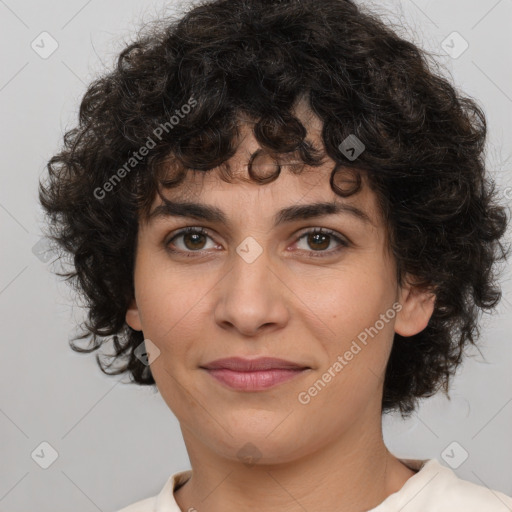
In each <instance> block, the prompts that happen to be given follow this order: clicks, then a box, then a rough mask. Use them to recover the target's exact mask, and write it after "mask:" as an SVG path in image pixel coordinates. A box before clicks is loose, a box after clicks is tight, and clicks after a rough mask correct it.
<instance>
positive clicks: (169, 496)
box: [116, 469, 192, 512]
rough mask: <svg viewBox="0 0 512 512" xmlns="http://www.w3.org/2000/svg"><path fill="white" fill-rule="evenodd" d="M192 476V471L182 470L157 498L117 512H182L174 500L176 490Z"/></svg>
mask: <svg viewBox="0 0 512 512" xmlns="http://www.w3.org/2000/svg"><path fill="white" fill-rule="evenodd" d="M191 475H192V471H191V470H189V469H188V470H182V471H178V472H176V473H174V474H172V475H171V476H170V477H169V478H168V480H167V482H165V485H164V486H163V488H162V490H161V491H160V493H159V494H157V495H156V496H153V497H151V498H145V499H143V500H140V501H137V502H135V503H132V504H131V505H128V506H126V507H124V508H122V509H119V510H116V512H164V511H165V512H181V510H180V509H179V507H178V504H177V503H176V500H175V499H174V490H175V489H176V488H177V487H178V486H180V485H182V484H184V483H185V482H186V481H187V480H188V479H189V478H190V477H191Z"/></svg>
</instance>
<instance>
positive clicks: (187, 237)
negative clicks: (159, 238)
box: [165, 227, 211, 253]
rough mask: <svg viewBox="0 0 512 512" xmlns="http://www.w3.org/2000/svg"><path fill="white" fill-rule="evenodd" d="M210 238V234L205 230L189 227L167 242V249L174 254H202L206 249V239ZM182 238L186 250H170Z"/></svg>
mask: <svg viewBox="0 0 512 512" xmlns="http://www.w3.org/2000/svg"><path fill="white" fill-rule="evenodd" d="M205 237H206V238H210V239H211V237H210V236H209V235H208V232H207V231H206V230H205V229H204V228H197V227H187V228H185V229H182V230H181V231H178V232H177V233H175V234H174V236H173V237H172V238H170V239H169V240H167V241H166V242H165V246H166V248H167V249H168V250H169V251H170V252H173V253H177V252H201V251H203V250H205V248H204V238H205ZM179 238H181V239H182V241H183V244H184V246H185V248H184V249H182V248H178V250H175V249H171V248H169V246H170V245H175V244H174V243H172V244H171V242H174V240H176V239H179Z"/></svg>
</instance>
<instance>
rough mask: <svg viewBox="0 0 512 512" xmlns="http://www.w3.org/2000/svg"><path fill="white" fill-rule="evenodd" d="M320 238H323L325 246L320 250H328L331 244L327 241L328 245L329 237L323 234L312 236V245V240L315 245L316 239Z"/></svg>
mask: <svg viewBox="0 0 512 512" xmlns="http://www.w3.org/2000/svg"><path fill="white" fill-rule="evenodd" d="M318 237H322V238H323V240H324V244H323V245H322V247H319V249H326V248H327V247H329V242H328V241H327V243H326V240H327V239H328V237H329V235H324V234H322V233H315V234H314V235H310V238H309V239H310V243H311V240H313V242H312V243H313V245H314V244H315V241H314V240H315V238H317V239H318Z"/></svg>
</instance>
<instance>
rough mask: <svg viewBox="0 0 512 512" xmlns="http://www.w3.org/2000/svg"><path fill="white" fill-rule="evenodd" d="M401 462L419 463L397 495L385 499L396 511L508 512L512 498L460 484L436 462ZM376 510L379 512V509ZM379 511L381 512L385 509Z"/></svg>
mask: <svg viewBox="0 0 512 512" xmlns="http://www.w3.org/2000/svg"><path fill="white" fill-rule="evenodd" d="M403 462H405V463H407V462H412V463H414V462H416V463H418V462H421V464H420V466H421V469H420V470H419V472H418V473H416V475H414V476H413V477H411V478H410V479H409V480H408V481H407V482H406V483H405V485H404V486H403V488H402V489H401V490H400V491H399V492H398V493H396V494H395V495H392V496H390V497H389V498H391V500H389V501H390V502H391V501H396V505H398V506H399V507H398V509H397V510H402V511H403V512H417V511H418V512H419V511H421V512H429V511H432V512H434V511H435V512H459V511H460V512H482V511H484V510H485V512H512V497H510V496H507V495H506V494H504V493H502V492H499V491H496V490H493V489H490V488H488V487H486V486H484V485H479V484H476V483H474V482H470V481H468V480H463V479H462V478H459V477H458V476H457V475H456V474H455V473H454V472H453V471H452V470H451V469H449V468H447V467H445V466H443V465H441V464H440V463H439V462H438V461H437V460H436V459H431V460H428V461H403ZM407 465H409V464H407ZM413 466H414V464H413ZM413 469H414V468H413ZM386 501H387V500H386ZM386 501H385V502H384V503H383V505H384V504H385V503H386ZM376 510H379V512H380V509H379V508H377V509H376ZM382 510H383V512H384V511H385V510H387V507H386V508H383V509H382ZM389 510H394V509H393V508H390V509H389Z"/></svg>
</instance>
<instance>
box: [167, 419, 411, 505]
mask: <svg viewBox="0 0 512 512" xmlns="http://www.w3.org/2000/svg"><path fill="white" fill-rule="evenodd" d="M182 431H183V437H184V440H185V444H186V445H187V451H188V454H189V458H190V462H191V466H192V469H193V471H192V477H191V478H190V479H189V480H188V481H187V482H186V483H185V484H184V485H183V486H182V487H181V488H180V489H179V490H177V491H176V492H175V499H176V502H177V503H178V505H179V507H180V508H181V510H183V511H188V510H190V509H192V510H194V509H196V510H198V511H200V510H208V511H209V512H221V511H222V512H231V511H233V512H234V511H238V510H248V511H252V510H255V511H256V510H258V511H259V510H265V511H266V512H277V511H279V512H292V511H294V512H295V511H304V510H343V511H344V512H360V511H361V510H370V509H372V508H374V507H376V506H377V505H379V504H380V503H381V502H382V501H384V500H385V499H386V498H387V497H388V496H389V495H390V494H393V493H394V492H397V491H398V490H400V489H401V487H402V486H403V485H404V484H405V482H406V481H407V480H408V479H409V478H410V477H411V476H413V475H414V472H413V471H412V470H410V469H409V468H407V467H406V466H405V465H404V464H402V463H401V462H400V461H399V460H398V459H396V458H395V457H394V456H393V455H392V454H391V453H390V452H389V451H388V450H387V448H386V446H385V444H384V441H383V439H382V431H381V424H380V422H379V428H378V430H377V432H374V433H373V434H374V435H371V433H369V432H368V431H367V434H366V435H364V436H361V435H360V432H361V430H359V433H358V432H357V429H352V432H349V433H346V435H344V436H342V437H339V438H338V439H336V440H334V442H331V443H329V444H325V445H324V446H322V447H320V448H319V449H317V450H315V451H313V452H311V453H309V454H306V455H304V456H302V457H300V458H295V459H294V460H293V461H290V462H287V463H279V464H259V463H258V461H256V462H255V464H253V465H248V464H244V463H243V462H241V461H240V460H233V459H230V458H225V457H221V456H219V454H218V453H216V452H213V451H211V450H210V449H208V448H207V447H206V446H205V445H203V444H200V443H199V442H198V439H197V438H195V437H194V436H193V433H192V432H191V431H190V430H188V429H184V428H182ZM375 434H377V435H375Z"/></svg>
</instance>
